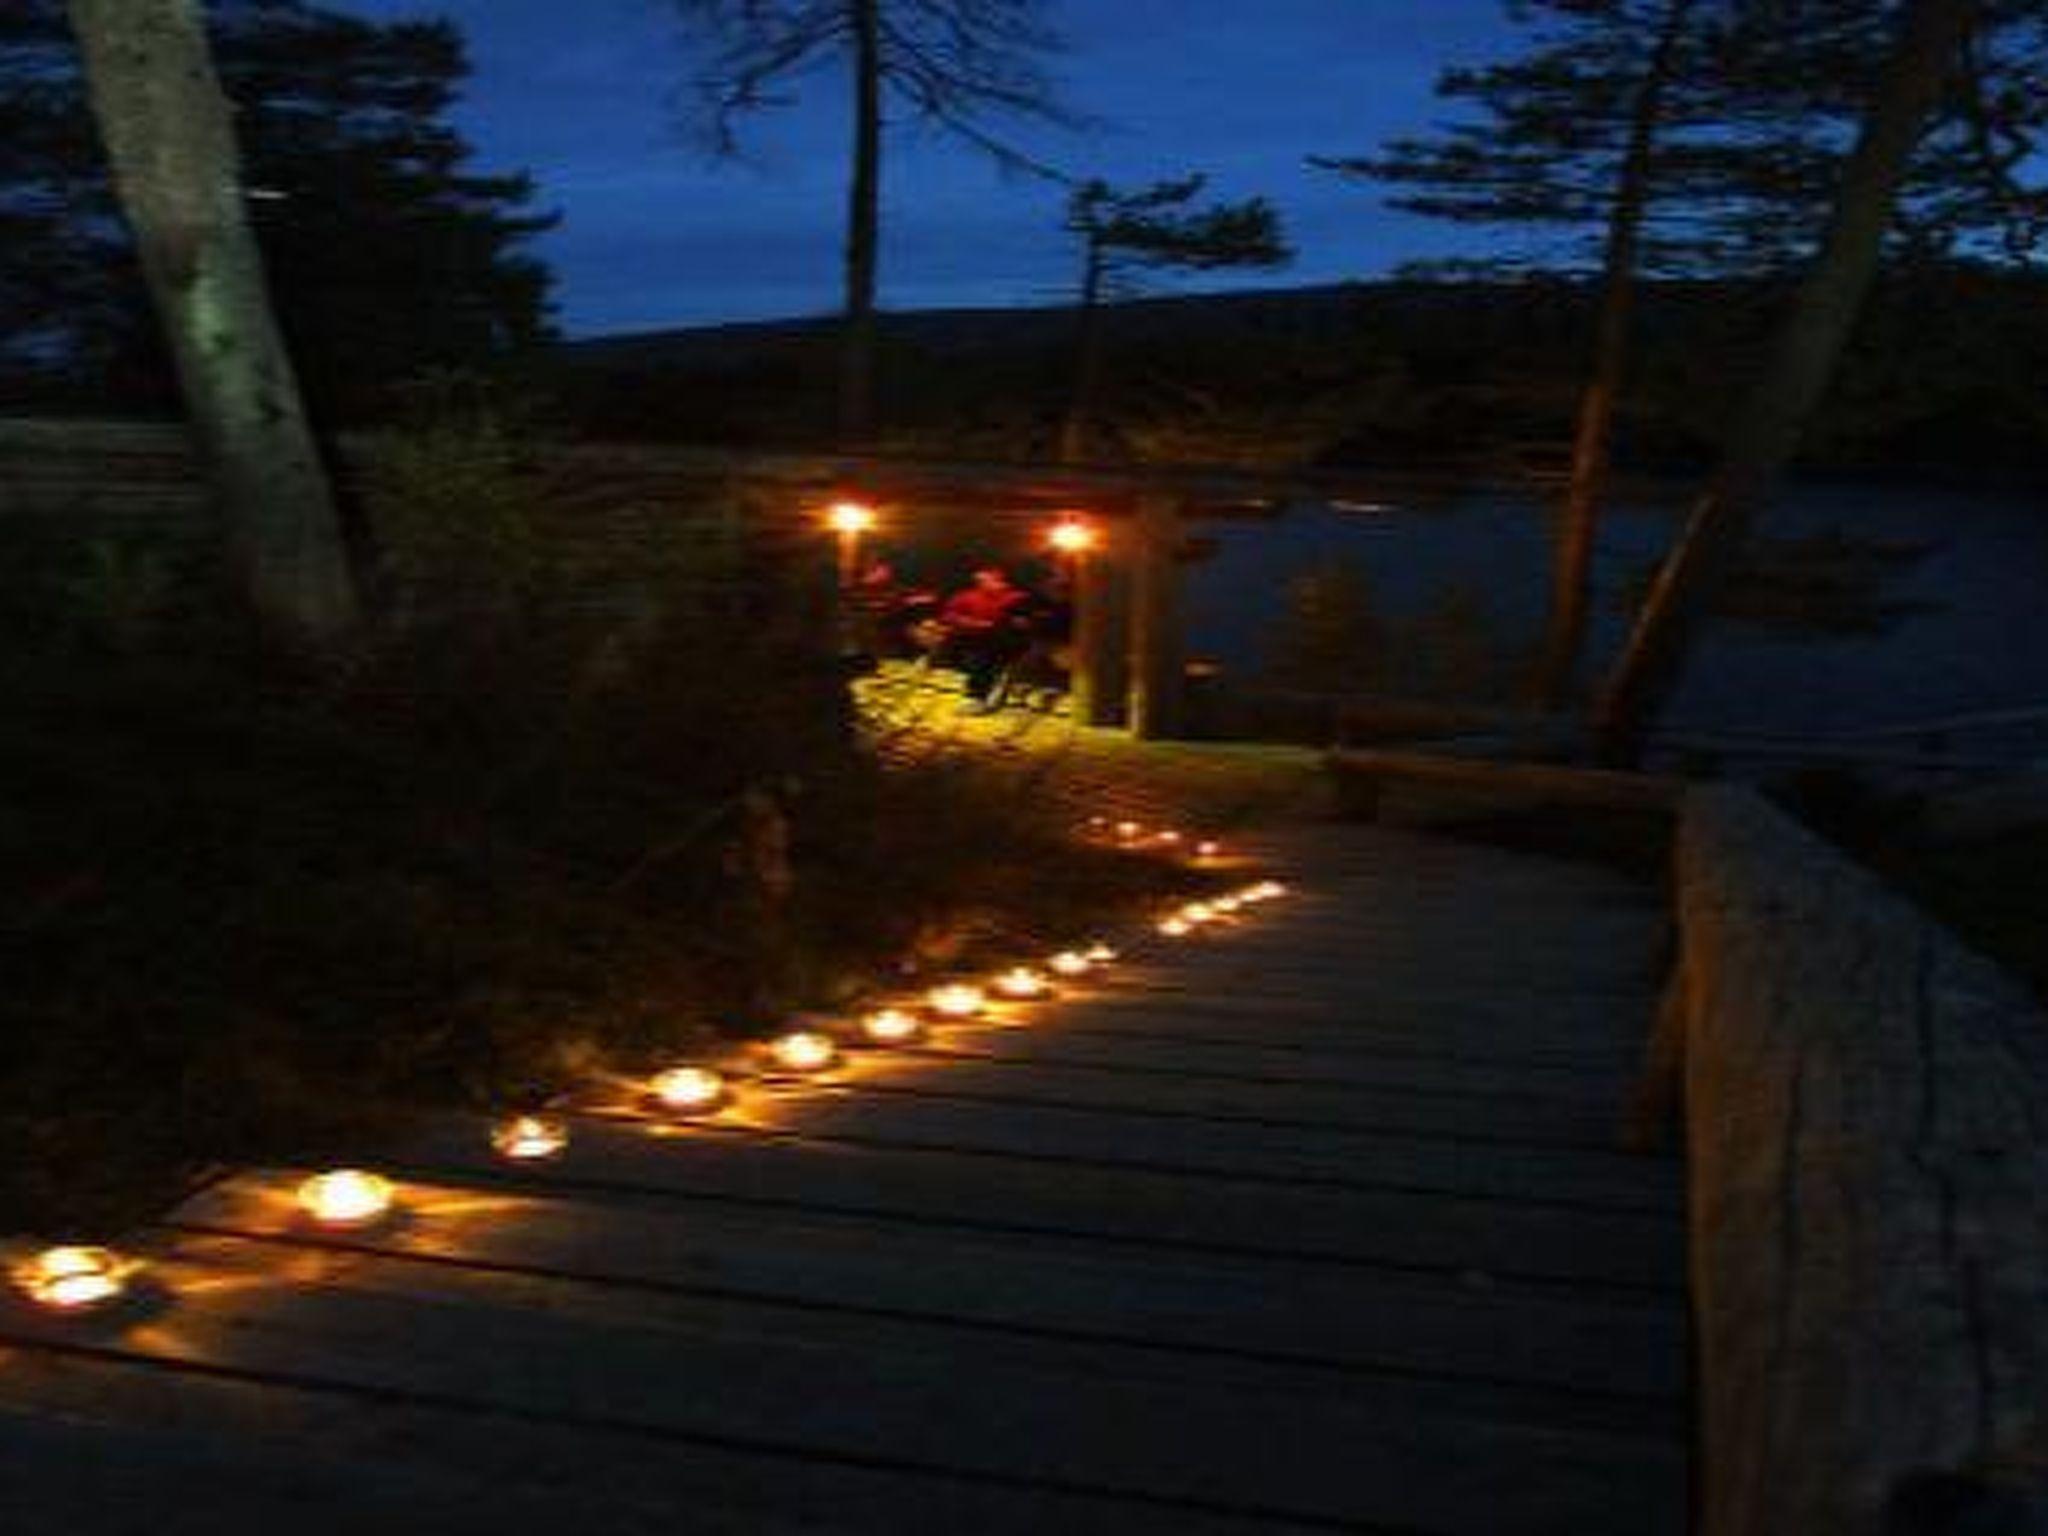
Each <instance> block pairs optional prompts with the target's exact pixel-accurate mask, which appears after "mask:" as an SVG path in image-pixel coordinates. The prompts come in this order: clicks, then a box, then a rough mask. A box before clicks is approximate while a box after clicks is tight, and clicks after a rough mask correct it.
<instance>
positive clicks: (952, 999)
mask: <svg viewBox="0 0 2048 1536" xmlns="http://www.w3.org/2000/svg"><path fill="white" fill-rule="evenodd" d="M925 1001H926V1002H928V1003H930V1004H931V1006H932V1011H933V1012H934V1013H941V1014H944V1015H945V1016H946V1017H947V1018H949V1019H971V1018H973V1017H974V1015H975V1014H977V1013H979V1012H981V1010H982V1009H983V1008H984V1007H986V1006H987V1005H988V998H987V996H986V994H984V993H983V992H982V990H981V988H979V987H976V986H970V985H969V984H968V983H966V982H964V981H954V982H948V983H947V984H946V985H945V986H942V987H933V988H932V989H931V991H929V992H927V993H926V994H925Z"/></svg>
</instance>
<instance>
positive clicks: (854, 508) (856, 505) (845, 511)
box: [825, 501, 876, 538]
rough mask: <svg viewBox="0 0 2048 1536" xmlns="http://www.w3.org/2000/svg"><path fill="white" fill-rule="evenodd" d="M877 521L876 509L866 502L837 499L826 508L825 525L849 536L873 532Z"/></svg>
mask: <svg viewBox="0 0 2048 1536" xmlns="http://www.w3.org/2000/svg"><path fill="white" fill-rule="evenodd" d="M875 521H876V519H875V509H874V508H873V507H871V506H869V505H867V503H865V502H860V501H835V502H833V503H832V505H831V506H830V507H828V508H826V510H825V526H826V527H828V528H830V529H831V530H832V531H833V532H834V533H836V534H840V535H842V536H843V537H847V538H851V537H853V536H855V535H857V534H863V533H870V532H872V531H873V530H874V526H875Z"/></svg>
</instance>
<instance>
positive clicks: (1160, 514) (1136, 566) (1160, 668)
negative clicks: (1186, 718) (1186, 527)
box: [1129, 491, 1187, 741]
mask: <svg viewBox="0 0 2048 1536" xmlns="http://www.w3.org/2000/svg"><path fill="white" fill-rule="evenodd" d="M1180 541H1181V527H1180V499H1179V498H1178V497H1177V496H1174V495H1173V494H1172V493H1170V492H1165V491H1146V492H1143V493H1141V494H1140V495H1139V497H1138V515H1137V517H1136V518H1135V519H1134V521H1133V525H1132V528H1131V543H1132V545H1133V550H1132V560H1131V690H1130V708H1129V718H1130V727H1131V734H1132V735H1133V736H1135V737H1137V738H1138V739H1139V740H1140V741H1157V740H1160V739H1161V738H1166V737H1171V736H1174V735H1175V734H1177V733H1178V732H1179V731H1180V728H1181V717H1182V708H1181V706H1182V703H1183V698H1182V693H1183V688H1184V684H1185V681H1186V670H1187V663H1186V659H1185V658H1186V644H1187V640H1186V636H1185V634H1184V633H1183V632H1182V631H1183V626H1184V619H1183V615H1182V611H1181V572H1180Z"/></svg>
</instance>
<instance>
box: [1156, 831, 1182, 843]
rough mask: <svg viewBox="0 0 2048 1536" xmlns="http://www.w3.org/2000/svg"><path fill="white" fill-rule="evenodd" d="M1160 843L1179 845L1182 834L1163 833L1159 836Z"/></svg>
mask: <svg viewBox="0 0 2048 1536" xmlns="http://www.w3.org/2000/svg"><path fill="white" fill-rule="evenodd" d="M1159 841H1160V842H1162V843H1177V842H1179V841H1180V834H1179V833H1178V832H1172V831H1167V832H1162V833H1160V834H1159Z"/></svg>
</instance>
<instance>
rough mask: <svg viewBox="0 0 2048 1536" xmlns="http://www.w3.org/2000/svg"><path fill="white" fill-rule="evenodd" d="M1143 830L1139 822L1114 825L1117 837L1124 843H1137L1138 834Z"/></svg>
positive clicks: (1122, 822) (1123, 822)
mask: <svg viewBox="0 0 2048 1536" xmlns="http://www.w3.org/2000/svg"><path fill="white" fill-rule="evenodd" d="M1144 830H1145V828H1144V825H1143V823H1141V822H1136V821H1120V822H1118V823H1117V824H1116V835H1117V837H1118V838H1119V839H1120V840H1121V841H1123V842H1126V843H1130V842H1135V841H1137V838H1138V834H1139V833H1141V832H1143V831H1144Z"/></svg>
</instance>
